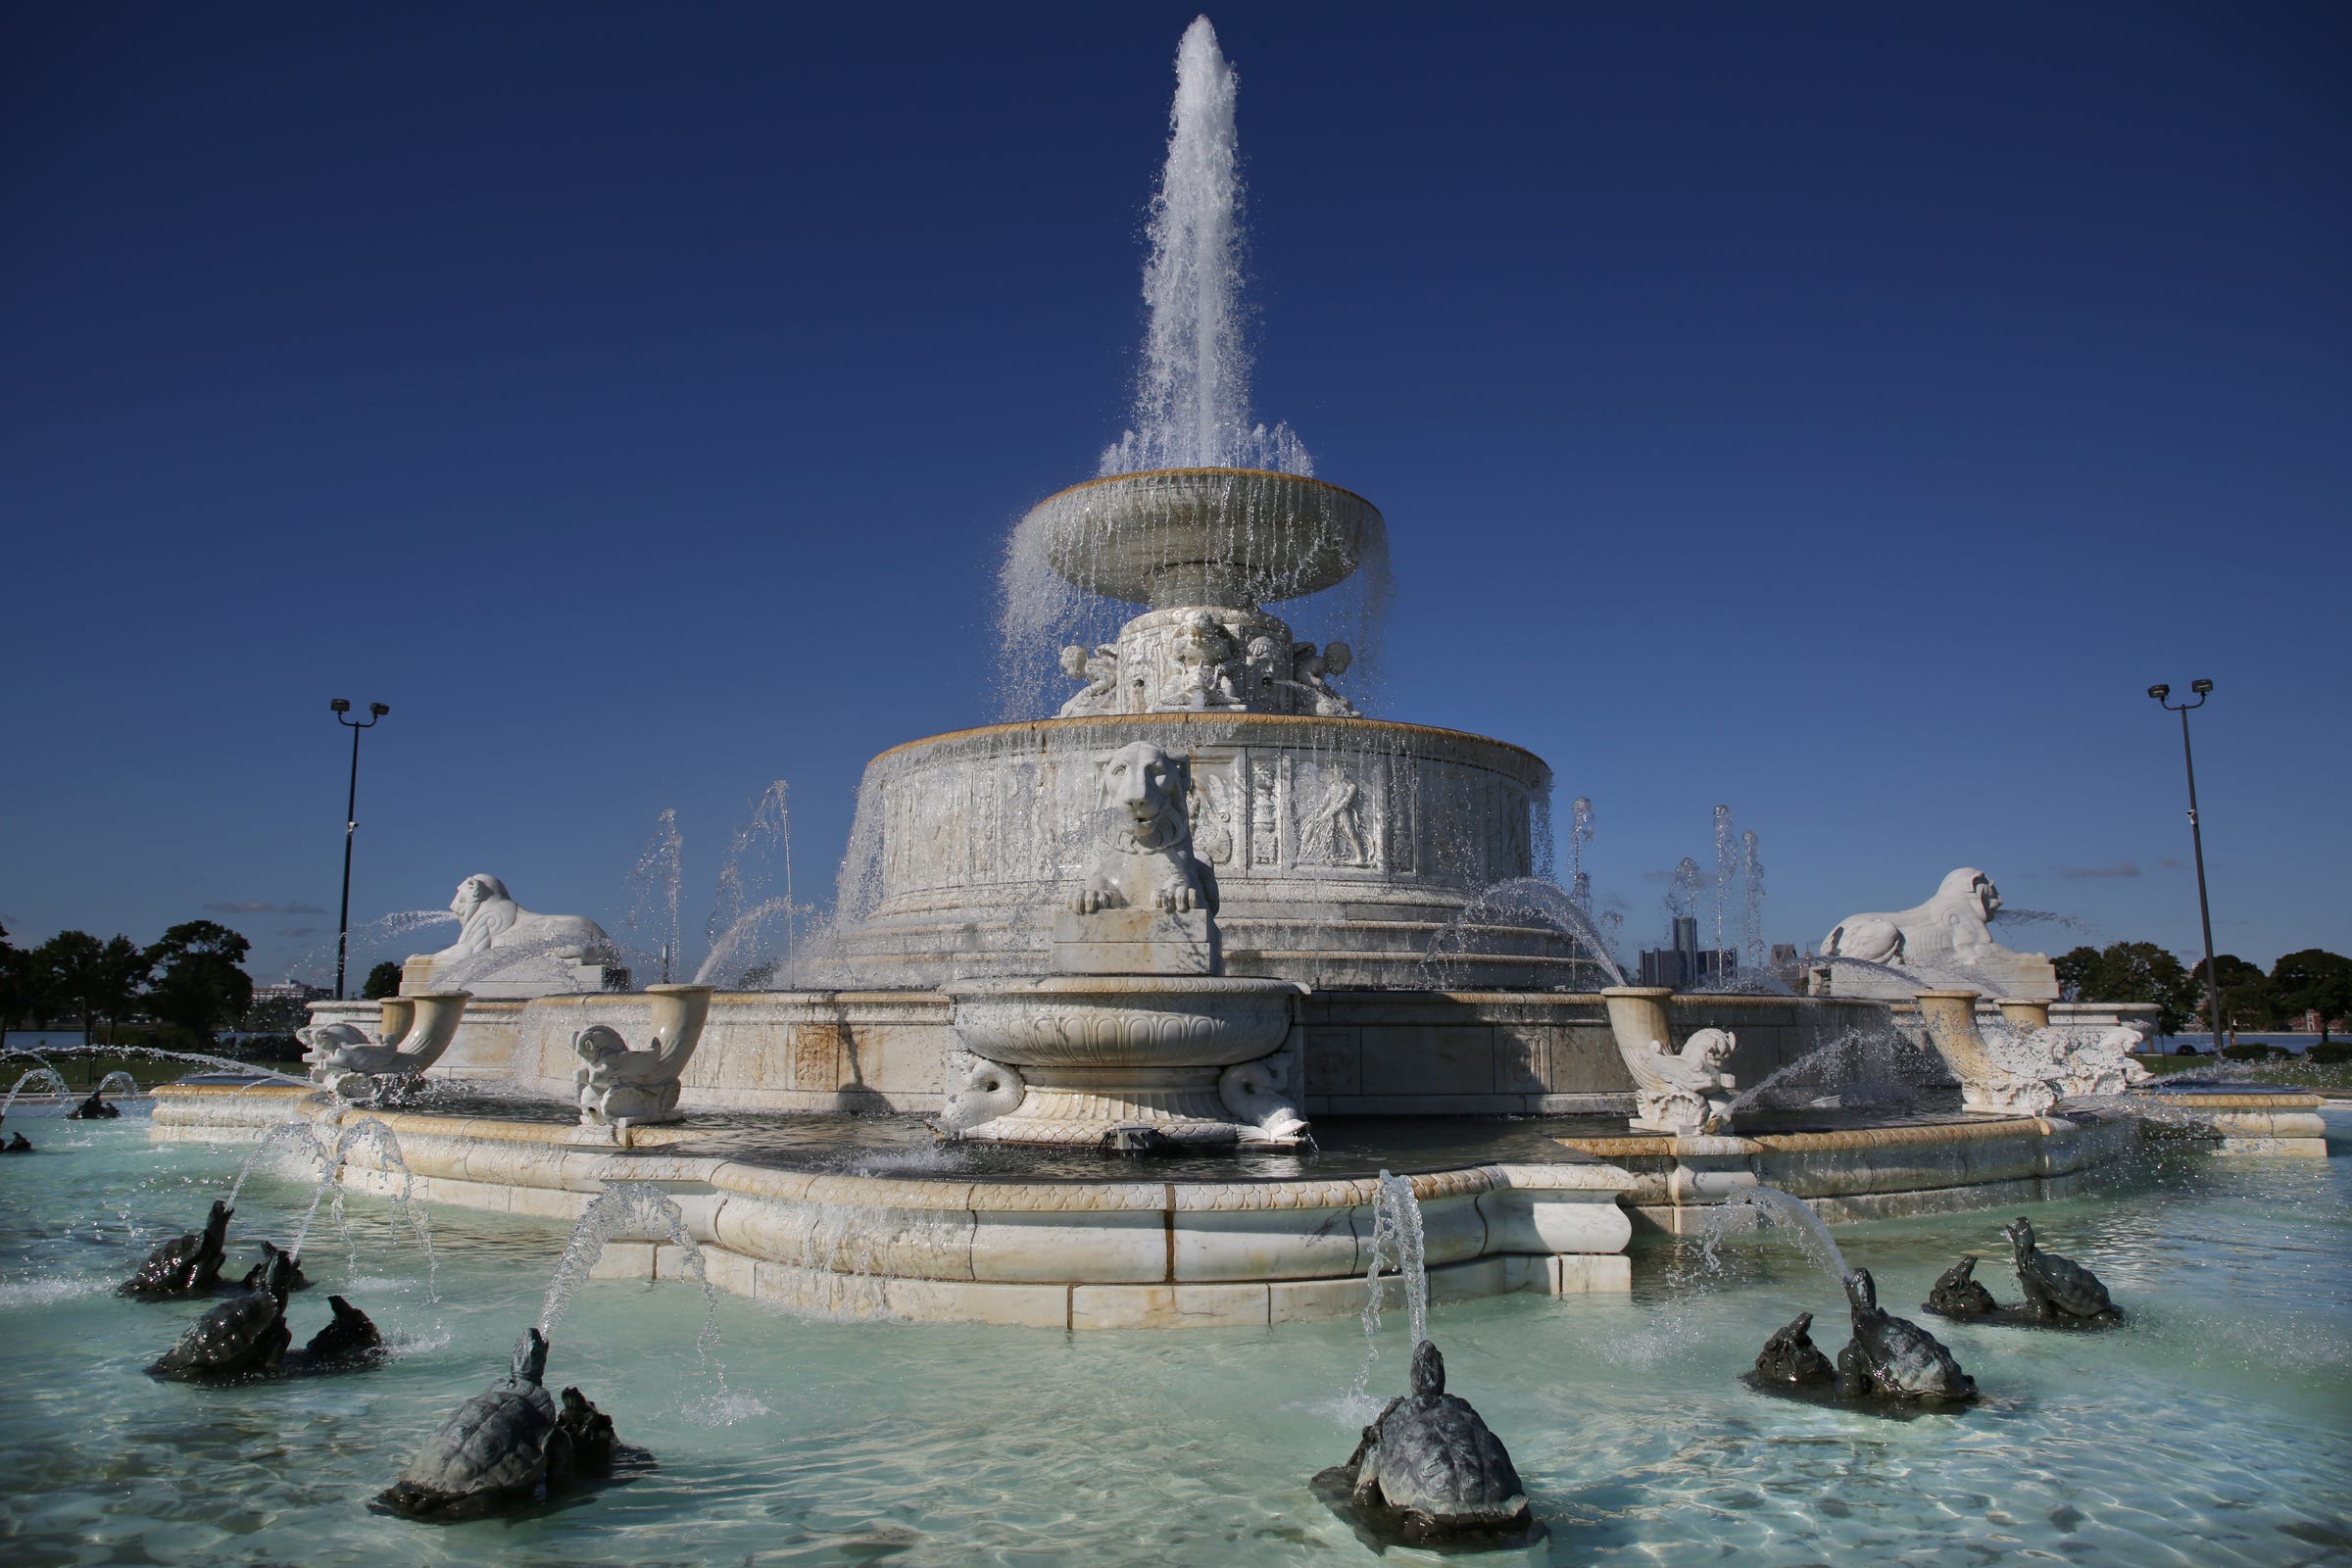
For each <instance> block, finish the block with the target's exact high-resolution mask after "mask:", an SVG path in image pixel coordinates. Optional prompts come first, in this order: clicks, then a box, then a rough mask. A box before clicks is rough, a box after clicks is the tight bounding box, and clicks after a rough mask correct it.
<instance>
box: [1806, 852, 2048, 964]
mask: <svg viewBox="0 0 2352 1568" xmlns="http://www.w3.org/2000/svg"><path fill="white" fill-rule="evenodd" d="M2000 907H2001V894H2000V890H1999V889H1998V888H1996V887H1994V886H1993V885H1992V878H1990V877H1988V876H1986V875H1985V873H1984V872H1982V871H1980V870H1978V869H1977V868H1976V867H1975V866H1973V865H1964V866H1962V867H1960V869H1958V870H1957V871H1954V872H1952V873H1951V874H1950V875H1948V876H1946V877H1945V878H1944V879H1943V885H1942V886H1941V887H1939V888H1937V889H1936V896H1935V897H1934V898H1932V899H1930V900H1929V901H1928V902H1927V903H1925V904H1922V905H1919V906H1918V907H1914V908H1909V909H1898V910H1896V911H1895V912H1893V913H1892V914H1849V915H1847V916H1846V917H1845V918H1844V919H1842V920H1840V921H1838V924H1837V925H1836V926H1835V927H1834V928H1832V930H1831V932H1830V934H1829V935H1828V936H1826V937H1823V938H1822V939H1821V956H1823V957H1825V958H1860V959H1862V960H1863V961H1864V962H1866V963H1885V964H1897V965H1905V966H1908V965H1909V964H1910V963H1911V962H1913V961H1916V960H1918V959H1921V958H1935V957H1938V956H1951V957H1954V958H1957V959H1959V960H1960V961H1961V962H1963V963H1969V962H1973V961H1975V960H1976V959H1978V958H1982V957H1987V956H1991V955H1993V954H1996V953H2006V952H2007V951H2009V950H2008V949H2006V948H2003V947H2002V946H2001V945H2000V944H1999V943H1997V942H1995V941H1993V940H1992V929H1991V920H1992V917H1993V916H1994V915H1995V914H1996V913H1998V912H1999V911H2000Z"/></svg>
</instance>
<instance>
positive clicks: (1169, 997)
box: [941, 974, 1306, 1146]
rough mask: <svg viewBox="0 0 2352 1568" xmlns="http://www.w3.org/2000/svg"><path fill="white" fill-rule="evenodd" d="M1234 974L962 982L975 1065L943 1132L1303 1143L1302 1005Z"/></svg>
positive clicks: (1005, 1138)
mask: <svg viewBox="0 0 2352 1568" xmlns="http://www.w3.org/2000/svg"><path fill="white" fill-rule="evenodd" d="M1305 992H1306V988H1305V987H1304V986H1301V985H1298V984H1296V983H1295V982H1292V981H1289V980H1267V979H1256V978H1250V977H1246V976H1235V975H1093V974H1052V975H1019V976H1010V977H1005V978H999V979H984V980H970V981H964V982H960V983H958V984H956V985H951V986H949V987H948V988H947V993H948V995H949V996H950V997H951V998H953V999H954V1001H955V1004H956V1040H957V1042H958V1043H959V1044H961V1046H962V1047H963V1049H964V1050H965V1051H967V1052H969V1053H970V1054H972V1056H974V1057H976V1058H978V1065H977V1066H976V1067H974V1068H972V1069H971V1070H970V1071H969V1072H968V1073H967V1075H966V1081H965V1082H964V1083H963V1084H962V1085H960V1086H958V1085H953V1084H952V1085H951V1088H952V1090H954V1091H955V1092H954V1093H952V1094H951V1095H950V1099H949V1105H948V1109H947V1111H946V1112H945V1113H944V1114H943V1115H942V1117H941V1126H942V1127H943V1128H944V1129H945V1130H947V1131H949V1132H950V1133H951V1134H953V1135H955V1136H957V1137H962V1138H970V1139H976V1140H980V1141H983V1142H992V1143H1008V1144H1060V1145H1090V1146H1093V1145H1103V1144H1105V1143H1113V1144H1115V1143H1117V1142H1119V1141H1118V1140H1117V1139H1114V1138H1113V1136H1112V1135H1113V1134H1114V1132H1116V1131H1118V1130H1121V1129H1139V1128H1140V1129H1148V1130H1149V1133H1150V1134H1151V1135H1153V1136H1155V1137H1156V1138H1158V1139H1160V1140H1163V1141H1165V1142H1167V1143H1171V1144H1187V1145H1203V1144H1232V1143H1236V1142H1248V1143H1272V1144H1292V1143H1297V1142H1299V1139H1300V1135H1301V1134H1302V1133H1303V1131H1304V1125H1303V1123H1302V1122H1299V1119H1298V1117H1297V1116H1296V1114H1295V1112H1294V1113H1293V1114H1292V1115H1291V1116H1290V1117H1289V1118H1288V1121H1289V1125H1288V1126H1285V1125H1284V1120H1285V1118H1284V1117H1283V1115H1282V1112H1283V1110H1284V1109H1286V1108H1288V1101H1287V1100H1286V1099H1285V1098H1284V1097H1283V1094H1282V1090H1283V1089H1284V1088H1285V1087H1289V1086H1290V1085H1289V1079H1290V1076H1291V1075H1292V1074H1293V1073H1295V1071H1296V1069H1295V1067H1293V1066H1292V1065H1291V1063H1290V1061H1289V1060H1288V1059H1286V1057H1287V1056H1289V1055H1295V1054H1296V1053H1295V1052H1290V1053H1286V1054H1285V1056H1277V1053H1285V1052H1286V1047H1288V1046H1289V1045H1290V1044H1291V1043H1292V1037H1293V1032H1294V1027H1295V1024H1296V1019H1297V1013H1298V1005H1299V998H1300V997H1302V996H1303V995H1305Z"/></svg>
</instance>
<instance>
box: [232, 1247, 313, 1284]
mask: <svg viewBox="0 0 2352 1568" xmlns="http://www.w3.org/2000/svg"><path fill="white" fill-rule="evenodd" d="M281 1257H282V1258H284V1259H285V1260H286V1267H287V1273H286V1289H287V1290H289V1291H307V1290H309V1289H310V1288H311V1281H310V1276H309V1275H307V1274H305V1273H303V1271H302V1257H301V1254H299V1253H296V1252H281V1251H279V1250H278V1249H277V1247H276V1245H275V1244H274V1243H270V1242H264V1243H263V1244H262V1260H261V1261H260V1262H259V1263H256V1264H254V1265H253V1267H251V1268H249V1269H247V1270H246V1271H245V1279H244V1281H243V1287H244V1289H246V1290H249V1291H258V1290H260V1289H261V1288H262V1282H263V1281H264V1280H267V1279H268V1278H269V1277H270V1264H271V1263H272V1262H274V1261H275V1260H276V1259H278V1258H281Z"/></svg>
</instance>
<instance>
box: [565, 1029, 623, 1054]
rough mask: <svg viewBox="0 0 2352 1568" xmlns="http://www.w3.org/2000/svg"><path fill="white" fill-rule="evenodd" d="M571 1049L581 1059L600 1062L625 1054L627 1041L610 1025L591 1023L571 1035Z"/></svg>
mask: <svg viewBox="0 0 2352 1568" xmlns="http://www.w3.org/2000/svg"><path fill="white" fill-rule="evenodd" d="M571 1049H572V1051H573V1052H574V1053H575V1054H577V1055H578V1056H579V1057H580V1059H581V1060H582V1061H587V1062H592V1063H602V1062H605V1061H609V1060H611V1059H612V1058H613V1057H614V1056H619V1055H625V1054H627V1053H628V1049H629V1043H628V1042H627V1041H625V1040H623V1039H621V1038H620V1032H619V1031H618V1030H616V1029H614V1028H613V1027H612V1026H611V1025H609V1024H601V1023H592V1024H590V1025H589V1026H588V1027H587V1028H585V1029H583V1030H581V1031H580V1032H579V1033H578V1034H576V1035H573V1036H572V1037H571Z"/></svg>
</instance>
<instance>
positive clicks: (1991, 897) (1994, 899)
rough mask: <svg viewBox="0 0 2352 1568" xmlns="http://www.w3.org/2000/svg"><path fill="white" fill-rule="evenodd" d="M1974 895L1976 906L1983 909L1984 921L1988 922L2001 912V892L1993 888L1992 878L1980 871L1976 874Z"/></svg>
mask: <svg viewBox="0 0 2352 1568" xmlns="http://www.w3.org/2000/svg"><path fill="white" fill-rule="evenodd" d="M1976 893H1977V902H1978V905H1979V907H1982V908H1983V909H1984V911H1985V919H1987V920H1989V919H1991V918H1992V917H1993V916H1994V915H1996V914H1998V913H2000V912H2001V890H2000V889H1999V888H1996V887H1994V886H1993V885H1992V878H1990V877H1988V876H1986V875H1985V873H1984V872H1982V871H1980V872H1978V873H1977V880H1976Z"/></svg>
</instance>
